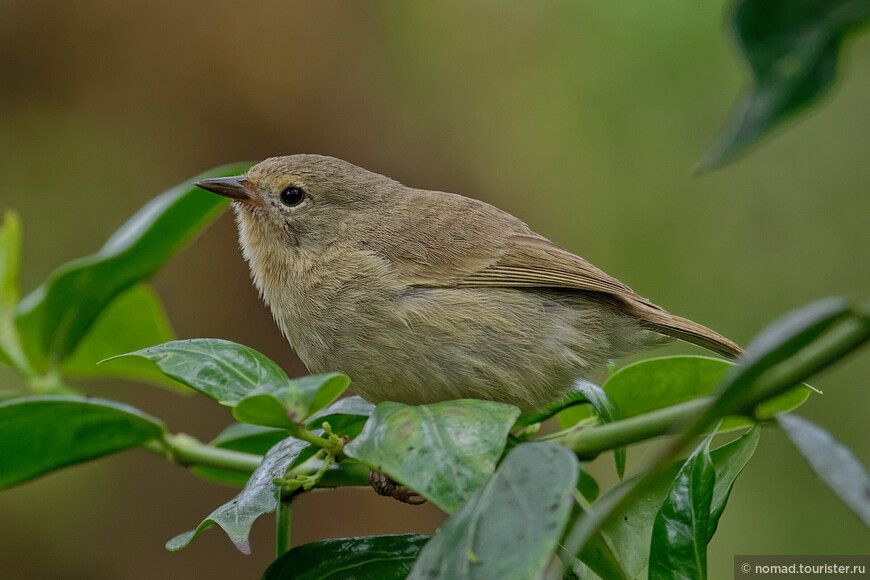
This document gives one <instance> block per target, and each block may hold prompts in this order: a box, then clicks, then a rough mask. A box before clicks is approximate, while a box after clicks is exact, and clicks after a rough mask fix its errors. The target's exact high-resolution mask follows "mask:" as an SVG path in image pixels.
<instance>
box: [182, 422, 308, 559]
mask: <svg viewBox="0 0 870 580" xmlns="http://www.w3.org/2000/svg"><path fill="white" fill-rule="evenodd" d="M308 445H309V444H308V443H306V442H305V441H299V440H298V439H293V438H290V437H288V438H287V439H284V440H282V441H279V442H278V443H277V444H276V445H275V446H274V447H273V448H272V449H270V450H269V452H268V453H266V456H265V457H264V458H263V462H262V463H261V464H260V467H258V468H257V470H256V471H255V472H254V473H253V474H252V475H251V477H250V479H248V483H247V484H245V487H244V489H242V491H241V493H239V495H237V496H236V497H234V498H233V499H231V500H230V501H229V502H227V503H225V504H224V505H222V506H220V507H219V508H217V509H216V510H214V511H213V512H211V513H210V514H209V515H208V517H207V518H205V519H204V520H203V521H202V523H201V524H199V526H197V528H196V529H195V530H192V531H190V532H185V533H183V534H179V535H178V536H175V537H174V538H172V539H171V540H169V541H168V542H167V543H166V549H167V550H171V551H176V550H180V549H181V548H184V547H185V546H187V545H188V544H189V543H190V541H191V540H193V538H194V537H195V536H196V535H197V534H198V533H199V532H201V531H202V530H204V529H206V528H210V527H212V526H213V525H215V524H217V525H219V526H220V527H221V528H223V530H224V531H225V532H226V533H227V535H228V536H229V537H230V540H231V541H232V542H233V544H234V545H235V546H236V548H238V549H239V551H240V552H242V553H245V554H250V553H251V545H250V543H249V541H248V535H249V534H250V532H251V526H252V525H253V524H254V520H256V519H257V518H258V517H260V516H261V515H263V514H267V513H270V512H273V511H275V508H276V507H278V495H279V493H280V489H279V488H278V486H276V485H275V484H274V483H272V480H273V479H275V478H277V477H284V474H285V473H286V472H287V469H289V468H290V467H291V466H292V465H293V463H294V461H295V460H296V459H297V458H298V457H299V455H300V454H301V453H302V451H303V450H304V449H305V448H306V447H308Z"/></svg>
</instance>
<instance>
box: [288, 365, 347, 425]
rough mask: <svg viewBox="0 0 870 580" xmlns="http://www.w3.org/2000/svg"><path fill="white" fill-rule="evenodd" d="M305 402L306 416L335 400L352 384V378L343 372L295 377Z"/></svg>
mask: <svg viewBox="0 0 870 580" xmlns="http://www.w3.org/2000/svg"><path fill="white" fill-rule="evenodd" d="M293 383H294V384H295V385H296V389H297V390H298V391H299V393H300V396H301V398H302V400H303V401H304V403H305V417H308V416H309V415H311V414H313V413H316V412H318V411H320V410H321V409H323V408H324V407H326V406H327V405H329V404H331V403H332V402H334V401H335V400H336V399H337V398H338V397H339V396H340V395H341V394H342V393H343V392H344V391H345V389H347V386H348V385H349V384H350V378H349V377H348V376H347V375H343V374H341V373H329V374H326V375H309V376H307V377H300V378H298V379H293Z"/></svg>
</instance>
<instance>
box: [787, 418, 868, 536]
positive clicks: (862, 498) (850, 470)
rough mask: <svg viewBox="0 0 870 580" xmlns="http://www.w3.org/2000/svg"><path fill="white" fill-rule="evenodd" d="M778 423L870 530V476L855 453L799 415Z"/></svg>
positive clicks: (819, 473) (825, 482)
mask: <svg viewBox="0 0 870 580" xmlns="http://www.w3.org/2000/svg"><path fill="white" fill-rule="evenodd" d="M776 420H777V422H778V423H779V426H780V427H782V429H783V431H785V433H786V435H788V438H789V439H791V442H792V443H794V445H795V447H797V449H798V451H800V453H801V455H803V456H804V458H805V459H806V460H807V462H808V463H809V464H810V467H812V468H813V471H815V472H816V475H818V476H819V479H821V480H822V482H824V484H825V485H827V486H828V487H830V488H831V490H833V492H834V493H835V494H837V496H838V497H839V498H840V499H841V500H842V501H843V503H845V504H846V505H847V506H849V508H850V509H851V510H852V511H853V512H855V514H856V515H857V516H858V517H859V518H861V520H862V521H863V522H864V524H865V525H867V526H868V527H870V474H868V472H867V468H866V467H865V466H864V465H863V464H862V463H861V461H860V460H859V459H858V458H857V457H856V456H855V454H854V453H852V451H851V450H850V449H849V448H848V447H846V446H845V445H843V444H842V443H840V442H839V441H837V440H836V439H834V438H833V436H831V434H830V433H828V432H827V431H826V430H824V429H822V428H821V427H819V426H818V425H815V424H813V423H811V422H809V421H807V420H806V419H802V418H800V417H798V416H797V415H780V416H778V417H777V418H776Z"/></svg>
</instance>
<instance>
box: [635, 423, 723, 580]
mask: <svg viewBox="0 0 870 580" xmlns="http://www.w3.org/2000/svg"><path fill="white" fill-rule="evenodd" d="M715 434H716V432H715V431H714V432H712V433H710V435H708V436H707V438H706V439H704V441H703V442H702V443H701V445H699V446H698V448H697V449H695V451H694V452H693V453H692V454H691V455H690V456H689V458H688V459H687V460H686V461H685V462H684V463H683V465H682V467H680V471H679V472H678V473H677V477H676V478H675V479H674V481H673V483H671V487H670V489H669V490H668V492H667V495H666V496H665V500H664V502H663V503H662V505H661V507H660V508H659V511H658V513H657V514H656V517H655V521H654V522H653V530H652V542H651V544H650V557H649V578H650V579H653V578H698V579H699V580H700V579H704V578H706V577H707V543H708V542H709V540H710V537H709V531H710V510H711V509H712V501H713V486H714V484H715V482H716V470H715V468H714V467H713V460H712V459H711V458H710V441H712V439H713V436H714V435H715Z"/></svg>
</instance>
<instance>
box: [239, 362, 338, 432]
mask: <svg viewBox="0 0 870 580" xmlns="http://www.w3.org/2000/svg"><path fill="white" fill-rule="evenodd" d="M349 384H350V379H349V378H348V377H347V375H343V374H341V373H331V374H328V375H311V376H307V377H302V378H299V379H293V380H292V381H288V382H286V383H285V384H284V385H283V386H281V387H279V388H277V389H276V388H274V387H271V386H270V387H261V388H258V389H256V390H254V391H252V392H251V393H250V394H249V395H248V396H246V397H245V398H244V399H242V400H241V401H239V402H238V403H236V406H235V408H233V416H234V417H235V418H236V419H237V420H238V421H241V422H243V423H253V424H255V425H266V426H268V427H277V428H279V429H287V430H290V431H294V430H295V429H296V426H297V425H300V424H301V423H303V422H304V421H305V418H306V417H308V415H310V414H311V413H312V411H319V410H321V409H323V407H325V406H327V405H329V404H330V403H332V402H333V401H334V400H335V399H336V398H337V397H338V396H339V395H341V393H343V392H344V390H345V389H346V388H347V386H348V385H349Z"/></svg>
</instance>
